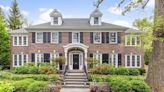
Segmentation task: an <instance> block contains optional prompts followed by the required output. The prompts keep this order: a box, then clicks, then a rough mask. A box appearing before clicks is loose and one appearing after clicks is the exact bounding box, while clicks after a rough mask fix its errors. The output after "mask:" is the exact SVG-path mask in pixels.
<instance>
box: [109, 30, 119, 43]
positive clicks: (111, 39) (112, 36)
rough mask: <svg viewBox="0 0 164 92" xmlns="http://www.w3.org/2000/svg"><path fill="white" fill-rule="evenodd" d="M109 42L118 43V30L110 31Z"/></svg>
mask: <svg viewBox="0 0 164 92" xmlns="http://www.w3.org/2000/svg"><path fill="white" fill-rule="evenodd" d="M109 42H110V43H117V33H116V32H110V33H109Z"/></svg>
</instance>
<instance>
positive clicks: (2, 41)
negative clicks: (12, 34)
mask: <svg viewBox="0 0 164 92" xmlns="http://www.w3.org/2000/svg"><path fill="white" fill-rule="evenodd" d="M9 67H10V43H9V35H8V32H7V30H6V28H5V25H4V23H3V21H2V17H0V68H1V69H8V68H9Z"/></svg>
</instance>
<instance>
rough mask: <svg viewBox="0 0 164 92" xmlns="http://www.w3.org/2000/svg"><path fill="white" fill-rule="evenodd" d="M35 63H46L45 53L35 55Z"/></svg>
mask: <svg viewBox="0 0 164 92" xmlns="http://www.w3.org/2000/svg"><path fill="white" fill-rule="evenodd" d="M35 56H36V57H35V61H36V62H43V61H44V55H43V53H36V54H35Z"/></svg>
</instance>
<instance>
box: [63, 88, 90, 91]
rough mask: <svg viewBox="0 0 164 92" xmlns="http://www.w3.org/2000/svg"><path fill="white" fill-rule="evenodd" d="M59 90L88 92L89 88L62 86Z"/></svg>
mask: <svg viewBox="0 0 164 92" xmlns="http://www.w3.org/2000/svg"><path fill="white" fill-rule="evenodd" d="M60 92H90V89H89V88H62V89H61V90H60Z"/></svg>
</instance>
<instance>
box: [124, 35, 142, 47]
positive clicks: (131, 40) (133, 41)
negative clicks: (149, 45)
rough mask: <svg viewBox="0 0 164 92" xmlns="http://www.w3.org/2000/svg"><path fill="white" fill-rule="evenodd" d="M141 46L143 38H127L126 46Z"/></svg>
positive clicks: (133, 36)
mask: <svg viewBox="0 0 164 92" xmlns="http://www.w3.org/2000/svg"><path fill="white" fill-rule="evenodd" d="M137 45H141V38H140V36H137V35H127V36H125V46H137Z"/></svg>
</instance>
